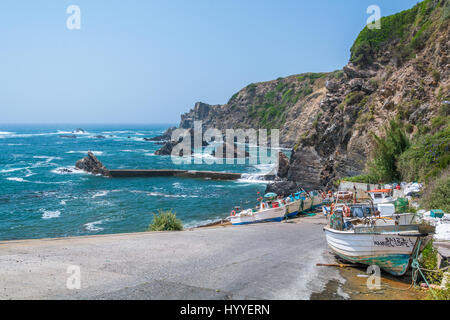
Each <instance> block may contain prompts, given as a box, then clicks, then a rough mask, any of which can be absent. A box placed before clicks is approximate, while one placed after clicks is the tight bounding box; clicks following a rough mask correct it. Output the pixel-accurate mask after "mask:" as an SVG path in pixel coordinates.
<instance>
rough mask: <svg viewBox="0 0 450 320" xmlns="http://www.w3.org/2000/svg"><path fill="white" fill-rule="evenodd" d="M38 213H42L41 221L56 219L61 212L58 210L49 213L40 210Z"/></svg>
mask: <svg viewBox="0 0 450 320" xmlns="http://www.w3.org/2000/svg"><path fill="white" fill-rule="evenodd" d="M40 211H41V212H42V219H44V220H48V219H54V218H58V217H59V216H60V215H61V211H59V210H56V211H49V210H44V209H41V210H40Z"/></svg>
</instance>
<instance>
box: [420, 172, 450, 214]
mask: <svg viewBox="0 0 450 320" xmlns="http://www.w3.org/2000/svg"><path fill="white" fill-rule="evenodd" d="M449 199H450V170H448V169H447V170H446V171H445V172H444V173H442V175H441V176H440V177H439V178H438V179H436V180H434V181H432V182H430V183H428V184H427V185H426V187H425V189H424V192H423V196H422V199H421V207H422V208H424V209H426V210H431V209H441V210H443V211H444V212H450V201H449Z"/></svg>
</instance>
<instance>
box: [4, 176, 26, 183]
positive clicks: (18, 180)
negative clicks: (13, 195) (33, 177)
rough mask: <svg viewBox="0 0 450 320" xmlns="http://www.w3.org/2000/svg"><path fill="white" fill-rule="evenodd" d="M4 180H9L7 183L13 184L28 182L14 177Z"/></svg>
mask: <svg viewBox="0 0 450 320" xmlns="http://www.w3.org/2000/svg"><path fill="white" fill-rule="evenodd" d="M6 180H9V181H15V182H29V181H27V180H24V179H23V178H14V177H12V178H6Z"/></svg>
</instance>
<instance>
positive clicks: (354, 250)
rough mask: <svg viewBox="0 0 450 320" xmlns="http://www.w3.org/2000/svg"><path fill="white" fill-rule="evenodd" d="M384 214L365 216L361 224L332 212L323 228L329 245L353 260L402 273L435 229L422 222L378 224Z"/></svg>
mask: <svg viewBox="0 0 450 320" xmlns="http://www.w3.org/2000/svg"><path fill="white" fill-rule="evenodd" d="M380 221H383V218H366V219H365V221H364V222H362V223H361V224H359V225H358V224H356V225H354V224H353V223H351V224H350V225H349V224H348V223H345V222H344V219H343V216H342V214H341V213H339V212H337V211H336V212H332V214H331V216H330V224H329V226H327V227H325V228H324V232H325V236H326V240H327V243H328V246H329V248H330V249H331V250H332V251H333V252H334V253H335V254H336V255H337V256H339V257H340V258H341V259H343V260H345V261H348V262H350V263H358V264H363V265H377V266H379V267H380V268H381V269H382V270H384V271H386V272H388V273H390V274H392V275H394V276H403V275H404V274H405V273H406V272H407V271H408V269H409V267H410V266H411V263H412V260H413V258H415V257H417V256H418V255H419V254H420V252H421V251H422V250H423V248H424V247H425V246H426V244H427V243H428V241H429V240H431V234H432V233H433V232H434V230H432V228H430V227H428V226H421V225H397V224H390V225H386V224H379V222H380Z"/></svg>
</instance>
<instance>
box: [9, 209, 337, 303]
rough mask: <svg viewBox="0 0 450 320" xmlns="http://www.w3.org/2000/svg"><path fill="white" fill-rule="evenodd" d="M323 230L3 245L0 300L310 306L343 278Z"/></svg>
mask: <svg viewBox="0 0 450 320" xmlns="http://www.w3.org/2000/svg"><path fill="white" fill-rule="evenodd" d="M321 222H323V221H321V220H320V218H305V219H300V220H297V221H296V222H294V223H269V224H259V225H250V226H239V227H226V228H224V227H218V228H205V229H196V230H193V231H183V232H166V233H141V234H126V235H110V236H96V237H82V238H65V239H58V240H27V241H11V242H0V299H308V298H309V297H310V295H311V293H313V292H320V291H321V290H322V289H323V288H324V287H325V285H326V283H327V282H328V281H329V280H331V279H338V278H339V276H338V273H337V271H336V270H334V269H332V268H318V267H316V266H315V264H316V263H323V262H328V261H329V259H330V257H329V255H328V254H326V252H327V250H326V242H325V239H324V235H323V231H322V227H323V225H321ZM71 265H77V266H79V267H80V271H81V289H79V290H69V289H67V285H66V283H67V278H68V277H70V274H69V273H67V268H68V267H69V266H71Z"/></svg>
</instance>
